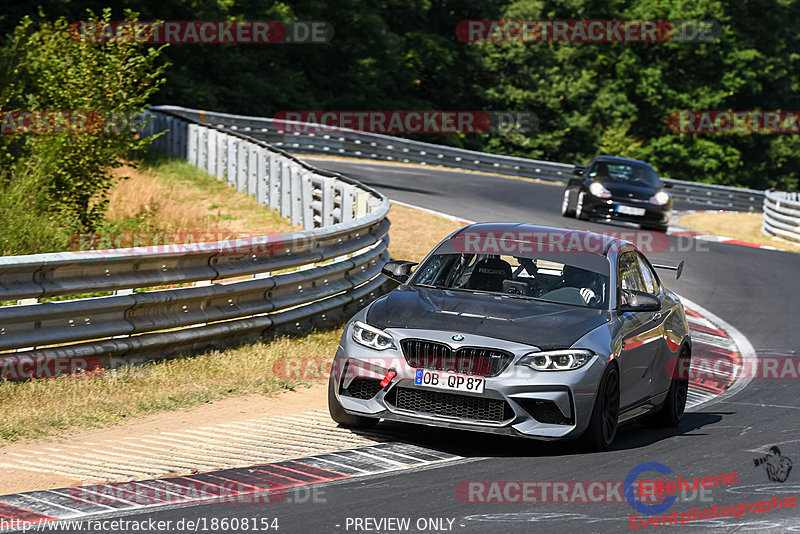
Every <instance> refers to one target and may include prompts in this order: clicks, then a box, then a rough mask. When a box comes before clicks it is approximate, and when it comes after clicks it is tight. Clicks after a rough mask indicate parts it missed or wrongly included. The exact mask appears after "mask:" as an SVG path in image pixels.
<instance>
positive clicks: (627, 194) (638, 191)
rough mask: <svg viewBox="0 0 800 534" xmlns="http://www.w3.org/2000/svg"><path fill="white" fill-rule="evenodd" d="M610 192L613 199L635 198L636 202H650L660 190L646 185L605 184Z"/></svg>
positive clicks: (609, 182)
mask: <svg viewBox="0 0 800 534" xmlns="http://www.w3.org/2000/svg"><path fill="white" fill-rule="evenodd" d="M603 185H605V186H606V189H608V192H609V193H611V196H612V197H613V198H634V199H636V200H650V197H652V196H653V195H655V194H656V193H657V192H658V191H659V190H660V189H659V188H658V187H653V186H650V185H644V184H641V185H640V184H623V183H619V182H611V181H608V182H604V183H603Z"/></svg>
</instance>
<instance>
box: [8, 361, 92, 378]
mask: <svg viewBox="0 0 800 534" xmlns="http://www.w3.org/2000/svg"><path fill="white" fill-rule="evenodd" d="M102 369H103V364H102V362H101V361H100V360H99V359H97V358H91V357H89V358H67V357H59V358H46V357H44V356H36V357H31V356H2V357H0V380H28V379H30V378H53V377H56V376H61V375H68V374H78V373H83V374H80V375H79V376H82V377H87V376H88V375H86V374H85V373H86V372H89V371H95V370H102ZM97 376H99V375H97Z"/></svg>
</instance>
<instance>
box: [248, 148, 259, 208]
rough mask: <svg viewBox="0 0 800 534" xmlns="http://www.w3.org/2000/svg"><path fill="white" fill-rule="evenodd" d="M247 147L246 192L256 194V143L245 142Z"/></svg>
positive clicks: (251, 194)
mask: <svg viewBox="0 0 800 534" xmlns="http://www.w3.org/2000/svg"><path fill="white" fill-rule="evenodd" d="M247 146H248V148H249V150H248V151H247V152H248V159H247V194H248V195H250V196H256V193H258V145H256V144H253V143H247Z"/></svg>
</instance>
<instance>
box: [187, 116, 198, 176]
mask: <svg viewBox="0 0 800 534" xmlns="http://www.w3.org/2000/svg"><path fill="white" fill-rule="evenodd" d="M199 130H200V126H198V125H197V124H190V125H189V139H188V140H187V148H188V150H189V152H188V157H187V158H186V159H187V161H188V162H189V163H191V164H192V165H194V166H197V138H198V133H199Z"/></svg>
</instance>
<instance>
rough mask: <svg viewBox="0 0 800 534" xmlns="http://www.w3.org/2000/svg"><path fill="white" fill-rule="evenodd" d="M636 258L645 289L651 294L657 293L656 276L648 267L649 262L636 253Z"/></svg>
mask: <svg viewBox="0 0 800 534" xmlns="http://www.w3.org/2000/svg"><path fill="white" fill-rule="evenodd" d="M636 260H637V263H638V264H639V271H640V272H641V273H642V280H643V281H644V287H645V291H647V292H648V293H650V294H651V295H658V278H656V275H655V273H654V272H653V270H652V269H651V268H650V264H648V263H647V260H645V259H644V256H642V255H641V254H636Z"/></svg>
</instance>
